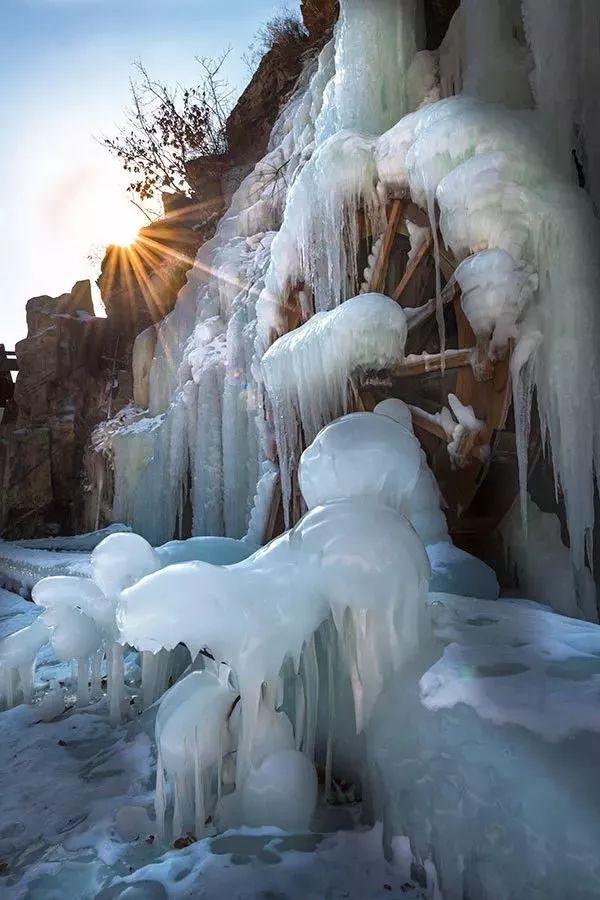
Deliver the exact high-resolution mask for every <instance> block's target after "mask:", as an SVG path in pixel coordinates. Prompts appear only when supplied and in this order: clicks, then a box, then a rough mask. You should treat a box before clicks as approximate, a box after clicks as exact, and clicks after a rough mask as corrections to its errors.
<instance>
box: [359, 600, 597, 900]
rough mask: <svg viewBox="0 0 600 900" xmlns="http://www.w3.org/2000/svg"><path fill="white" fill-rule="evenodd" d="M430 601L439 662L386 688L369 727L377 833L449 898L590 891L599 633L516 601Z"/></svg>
mask: <svg viewBox="0 0 600 900" xmlns="http://www.w3.org/2000/svg"><path fill="white" fill-rule="evenodd" d="M430 604H431V612H432V615H433V620H434V630H435V633H436V636H437V638H438V640H439V641H440V644H441V648H442V657H441V659H439V660H438V661H437V662H435V663H434V665H433V666H432V667H431V668H430V669H428V671H427V672H426V673H425V674H424V675H423V676H422V677H421V678H420V680H419V679H418V678H417V679H415V682H414V683H413V684H408V683H407V682H406V680H405V681H404V682H403V683H402V685H399V684H398V683H397V682H396V683H394V681H393V680H391V681H390V682H389V684H388V688H387V691H386V692H384V693H383V694H382V696H381V697H380V701H379V705H378V707H377V710H376V712H375V717H374V719H373V723H372V727H371V728H370V729H369V735H368V741H369V751H368V752H369V757H370V765H371V771H373V772H375V773H376V776H375V777H376V779H377V782H378V784H377V787H376V788H375V794H376V800H375V803H376V805H378V806H379V809H380V810H381V812H382V814H383V815H384V817H385V818H386V827H385V828H384V833H387V834H390V835H391V834H406V835H408V836H409V837H410V839H411V846H412V849H413V852H414V854H415V858H416V860H417V862H421V864H423V863H424V861H426V860H427V859H433V860H434V861H435V868H436V871H437V875H438V880H439V885H440V889H441V891H442V893H443V896H444V897H445V898H448V900H460V898H462V897H464V896H474V897H482V898H485V900H504V898H507V897H510V898H515V900H516V898H517V897H519V898H520V897H527V898H531V900H546V898H552V900H561V898H563V897H565V896H568V897H573V898H576V900H586V898H588V897H593V896H595V894H596V893H597V887H598V885H597V839H598V834H599V833H600V817H599V815H598V809H599V806H598V799H599V797H598V794H599V792H598V788H597V784H596V778H595V777H594V764H595V759H596V754H597V750H598V748H599V747H600V734H599V731H600V721H599V717H598V705H597V699H596V698H597V682H598V671H599V665H598V649H599V647H600V631H599V629H598V626H597V625H590V624H589V623H587V622H581V621H577V620H574V619H567V618H563V617H562V616H559V615H556V614H555V613H552V612H551V611H549V610H546V609H543V608H541V607H539V606H538V605H537V604H535V603H530V602H527V601H525V600H513V601H509V600H497V601H485V600H481V599H472V598H469V597H451V596H449V595H447V594H432V595H430ZM379 804H380V805H379ZM474 822H476V827H473V823H474Z"/></svg>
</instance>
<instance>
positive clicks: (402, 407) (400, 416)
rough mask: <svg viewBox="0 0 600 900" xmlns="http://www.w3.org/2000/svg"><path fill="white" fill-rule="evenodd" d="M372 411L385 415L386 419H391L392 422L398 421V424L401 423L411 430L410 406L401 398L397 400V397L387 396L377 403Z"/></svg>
mask: <svg viewBox="0 0 600 900" xmlns="http://www.w3.org/2000/svg"><path fill="white" fill-rule="evenodd" d="M373 412H374V413H376V414H377V415H379V416H387V417H388V419H393V420H394V422H398V424H399V425H403V426H404V428H408V430H409V431H412V430H413V421H412V414H411V411H410V408H409V406H408V405H407V404H406V403H405V402H404V401H403V400H399V399H398V398H397V397H387V398H386V399H385V400H382V401H381V402H380V403H378V404H377V406H376V407H375V408H374V410H373Z"/></svg>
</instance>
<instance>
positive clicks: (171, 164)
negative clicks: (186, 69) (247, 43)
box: [101, 50, 232, 201]
mask: <svg viewBox="0 0 600 900" xmlns="http://www.w3.org/2000/svg"><path fill="white" fill-rule="evenodd" d="M228 55H229V50H227V51H226V52H224V53H223V54H222V55H221V56H220V57H218V58H216V59H211V58H207V57H197V61H198V63H199V65H200V67H201V69H202V77H201V80H200V82H199V84H197V85H196V86H195V87H192V88H183V87H181V86H180V85H178V86H177V87H175V88H170V87H168V86H167V85H166V84H163V83H162V82H160V81H156V80H155V79H154V78H152V77H151V76H150V75H149V73H148V71H147V70H146V69H145V67H144V66H143V65H142V63H141V62H137V63H136V64H135V67H136V69H137V77H136V78H132V79H131V80H130V92H131V99H132V107H131V108H130V109H129V110H128V111H127V122H126V125H124V126H123V127H122V128H120V129H119V131H118V134H117V135H116V136H115V137H106V136H103V137H102V138H101V143H102V144H103V145H104V146H105V147H107V148H108V150H109V151H110V152H111V153H112V154H113V155H114V156H116V157H117V159H119V160H120V162H121V164H122V166H123V168H124V169H125V171H126V172H127V173H128V174H129V175H130V177H131V181H130V183H129V185H128V190H129V191H130V192H132V193H134V194H137V195H138V197H139V198H140V200H141V201H146V200H148V199H149V198H151V197H153V196H154V195H155V194H156V193H160V192H162V191H180V192H182V193H189V192H190V186H189V184H188V181H187V177H186V170H185V166H186V161H187V160H188V159H190V157H193V156H207V155H213V154H221V153H224V152H226V150H227V137H226V131H225V124H226V122H227V116H228V115H229V112H230V109H231V99H232V90H231V87H230V86H229V84H228V82H227V81H226V80H225V79H224V78H223V77H222V74H221V72H222V68H223V65H224V63H225V60H226V59H227V56H228Z"/></svg>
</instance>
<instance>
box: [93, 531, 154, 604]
mask: <svg viewBox="0 0 600 900" xmlns="http://www.w3.org/2000/svg"><path fill="white" fill-rule="evenodd" d="M91 565H92V578H93V580H94V581H95V583H96V584H97V585H98V587H99V588H101V590H102V591H104V593H105V594H106V595H107V596H108V597H110V596H115V595H118V594H120V592H121V591H122V590H123V589H124V588H126V587H129V586H130V585H132V584H135V582H136V581H139V579H140V578H143V577H144V575H149V574H150V573H151V572H156V570H157V569H159V568H160V565H161V563H160V559H159V556H158V554H157V553H156V551H155V550H154V548H153V547H151V545H150V544H149V543H148V541H146V540H145V539H144V538H143V537H140V535H139V534H111V535H110V536H109V537H107V538H106V539H105V540H103V541H102V543H101V544H99V545H98V546H97V547H96V549H95V550H94V551H93V553H92V560H91Z"/></svg>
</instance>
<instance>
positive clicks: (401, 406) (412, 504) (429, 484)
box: [361, 397, 450, 546]
mask: <svg viewBox="0 0 600 900" xmlns="http://www.w3.org/2000/svg"><path fill="white" fill-rule="evenodd" d="M373 412H374V413H375V414H376V415H378V416H384V417H386V418H388V419H392V420H393V421H394V422H397V423H398V424H399V425H402V426H403V427H404V428H406V429H408V430H409V431H410V432H411V434H412V433H413V423H412V415H411V411H410V408H409V407H408V406H407V404H406V403H404V401H403V400H399V399H398V398H397V397H388V398H387V399H386V400H382V401H381V403H378V404H377V406H376V407H375V409H374V410H373ZM419 459H420V471H419V477H418V480H417V482H416V484H415V485H414V488H413V490H412V491H411V493H410V495H409V496H408V497H407V499H406V501H405V503H404V505H403V507H402V512H403V513H404V514H405V515H406V516H408V518H409V519H410V522H411V525H412V526H413V528H414V529H415V531H416V532H417V534H418V535H419V537H420V538H421V540H422V541H423V543H424V544H425V545H426V546H427V544H433V543H437V542H438V541H450V536H449V534H448V525H447V524H446V517H445V515H444V513H443V512H442V509H441V503H442V498H441V494H440V490H439V487H438V484H437V481H436V480H435V476H434V474H433V472H432V471H431V469H430V468H429V465H428V463H427V457H426V456H425V453H424V452H423V450H421V448H420V446H419ZM361 465H363V463H361Z"/></svg>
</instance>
